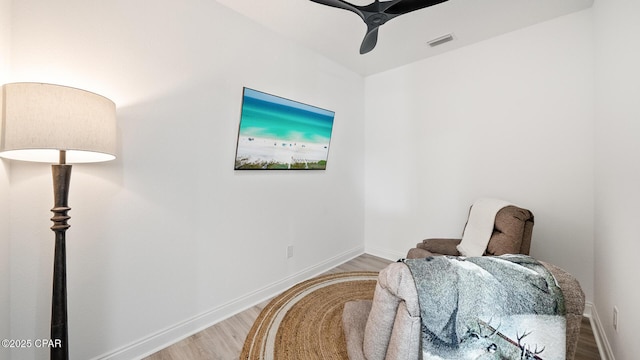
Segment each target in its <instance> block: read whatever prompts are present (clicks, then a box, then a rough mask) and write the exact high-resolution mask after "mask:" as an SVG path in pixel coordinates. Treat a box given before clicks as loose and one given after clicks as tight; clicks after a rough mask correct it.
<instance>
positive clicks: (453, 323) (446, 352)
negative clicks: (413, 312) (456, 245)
mask: <svg viewBox="0 0 640 360" xmlns="http://www.w3.org/2000/svg"><path fill="white" fill-rule="evenodd" d="M404 262H405V264H406V265H407V266H408V267H409V269H410V270H411V273H412V275H413V278H414V280H415V283H416V289H417V290H418V299H419V302H420V315H421V318H422V356H423V359H424V360H427V359H457V360H461V359H545V360H552V359H558V360H564V359H565V337H566V321H565V314H566V311H565V306H564V297H563V296H562V290H561V289H560V288H559V287H558V285H557V283H556V281H555V278H554V277H553V275H552V274H551V273H550V272H549V271H548V270H547V269H546V268H545V267H544V266H542V264H540V263H539V262H538V261H536V260H535V259H533V258H531V257H529V256H526V255H503V256H497V257H489V256H483V257H468V258H465V257H453V256H436V257H428V258H426V259H407V260H404Z"/></svg>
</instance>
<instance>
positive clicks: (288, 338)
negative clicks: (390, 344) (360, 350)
mask: <svg viewBox="0 0 640 360" xmlns="http://www.w3.org/2000/svg"><path fill="white" fill-rule="evenodd" d="M377 278H378V273H377V272H368V271H367V272H345V273H336V274H329V275H323V276H320V277H317V278H313V279H310V280H307V281H304V282H302V283H300V284H297V285H295V286H293V287H292V288H290V289H289V290H287V291H285V292H284V293H282V294H280V295H278V296H277V297H276V298H274V299H273V300H271V302H269V304H267V306H266V307H265V308H264V309H263V310H262V312H261V313H260V315H258V318H257V319H256V321H255V323H254V324H253V326H252V327H251V330H250V331H249V334H248V335H247V339H246V340H245V343H244V347H243V348H242V352H241V354H240V359H241V360H313V359H331V360H341V359H345V360H346V359H348V356H347V349H346V344H345V340H344V333H343V330H342V309H343V308H344V304H345V303H346V302H348V301H351V300H364V299H373V292H374V290H375V286H376V280H377Z"/></svg>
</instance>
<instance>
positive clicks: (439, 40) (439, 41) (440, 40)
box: [427, 34, 454, 47]
mask: <svg viewBox="0 0 640 360" xmlns="http://www.w3.org/2000/svg"><path fill="white" fill-rule="evenodd" d="M453 39H454V37H453V34H447V35H444V36H440V37H439V38H435V39H433V40H431V41H429V42H427V44H429V46H431V47H436V46H438V45H442V44H444V43H448V42H449V41H452V40H453Z"/></svg>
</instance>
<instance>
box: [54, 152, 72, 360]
mask: <svg viewBox="0 0 640 360" xmlns="http://www.w3.org/2000/svg"><path fill="white" fill-rule="evenodd" d="M51 172H52V175H53V198H54V206H53V209H51V211H52V212H53V214H54V215H53V217H52V218H51V221H53V226H52V227H51V230H53V232H55V236H56V244H55V254H54V260H53V295H52V300H51V341H53V344H54V346H52V347H51V360H68V359H69V343H68V338H69V331H68V323H67V255H66V241H65V233H66V231H67V229H68V228H69V226H70V225H69V224H67V220H69V219H70V218H71V217H70V216H69V215H67V212H68V211H69V210H71V208H70V207H69V206H68V205H67V203H68V199H69V183H70V181H71V165H67V164H66V152H65V151H64V150H61V151H60V163H59V164H54V165H51Z"/></svg>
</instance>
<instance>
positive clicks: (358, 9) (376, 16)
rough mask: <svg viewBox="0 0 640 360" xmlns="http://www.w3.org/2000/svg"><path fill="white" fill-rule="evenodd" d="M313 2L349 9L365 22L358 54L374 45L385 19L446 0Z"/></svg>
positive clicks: (338, 0)
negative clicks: (352, 2)
mask: <svg viewBox="0 0 640 360" xmlns="http://www.w3.org/2000/svg"><path fill="white" fill-rule="evenodd" d="M311 1H313V2H315V3H318V4H322V5H327V6H332V7H336V8H339V9H344V10H349V11H351V12H354V13H356V14H357V15H358V16H360V18H362V20H364V22H365V24H367V33H366V34H365V35H364V39H363V40H362V45H360V54H366V53H368V52H369V51H371V50H373V48H374V47H376V43H377V42H378V28H379V27H380V26H381V25H383V24H384V23H386V22H387V21H389V20H391V19H393V18H395V17H397V16H400V15H403V14H406V13H410V12H412V11H415V10H420V9H423V8H426V7H429V6H433V5H437V4H440V3H443V2H445V1H448V0H391V1H382V2H381V1H379V0H375V1H374V2H373V3H371V4H369V5H364V6H359V5H353V4H351V3H348V2H346V1H343V0H311Z"/></svg>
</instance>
